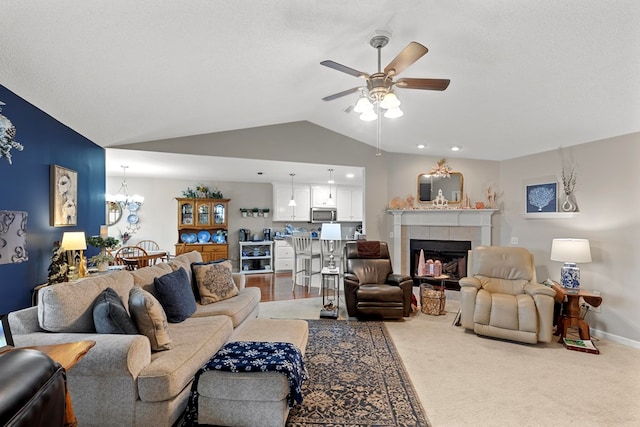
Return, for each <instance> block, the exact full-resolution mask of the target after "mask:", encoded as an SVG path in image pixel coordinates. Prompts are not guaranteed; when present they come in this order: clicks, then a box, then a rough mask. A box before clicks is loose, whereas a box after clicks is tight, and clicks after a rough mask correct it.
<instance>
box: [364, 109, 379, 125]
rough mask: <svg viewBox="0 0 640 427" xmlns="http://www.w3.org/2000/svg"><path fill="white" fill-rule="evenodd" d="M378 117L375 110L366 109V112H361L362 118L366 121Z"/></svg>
mask: <svg viewBox="0 0 640 427" xmlns="http://www.w3.org/2000/svg"><path fill="white" fill-rule="evenodd" d="M377 118H378V115H377V114H376V112H375V111H373V110H369V111H365V112H364V113H362V114H360V120H362V121H364V122H372V121H374V120H376V119H377Z"/></svg>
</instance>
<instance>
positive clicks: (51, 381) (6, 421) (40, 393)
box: [0, 349, 67, 427]
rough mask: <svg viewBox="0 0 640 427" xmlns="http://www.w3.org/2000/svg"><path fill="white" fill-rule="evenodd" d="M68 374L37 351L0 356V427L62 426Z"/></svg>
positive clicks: (16, 351)
mask: <svg viewBox="0 0 640 427" xmlns="http://www.w3.org/2000/svg"><path fill="white" fill-rule="evenodd" d="M66 383H67V380H66V373H65V371H64V369H63V368H62V366H60V365H59V364H58V363H56V362H54V361H53V360H51V359H50V358H49V357H48V356H47V355H45V354H44V353H41V352H39V351H36V350H27V349H16V350H11V351H7V352H5V353H2V354H0V425H3V426H13V427H16V426H25V427H27V426H28V427H45V426H46V427H55V426H63V425H64V421H65V405H66V403H65V399H66Z"/></svg>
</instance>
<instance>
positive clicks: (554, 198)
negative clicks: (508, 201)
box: [525, 182, 558, 213]
mask: <svg viewBox="0 0 640 427" xmlns="http://www.w3.org/2000/svg"><path fill="white" fill-rule="evenodd" d="M525 205H526V213H538V212H557V211H558V183H557V182H547V183H543V184H532V185H527V186H526V192H525Z"/></svg>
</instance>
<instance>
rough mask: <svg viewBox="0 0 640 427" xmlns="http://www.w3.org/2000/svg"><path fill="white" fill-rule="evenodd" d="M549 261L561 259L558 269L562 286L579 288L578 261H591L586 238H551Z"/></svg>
mask: <svg viewBox="0 0 640 427" xmlns="http://www.w3.org/2000/svg"><path fill="white" fill-rule="evenodd" d="M551 261H562V262H564V265H563V266H562V269H561V270H560V277H561V278H562V286H563V287H564V288H566V289H567V290H568V291H573V292H578V291H579V289H580V269H579V268H578V267H577V266H576V263H579V262H591V248H590V247H589V240H587V239H553V241H552V242H551Z"/></svg>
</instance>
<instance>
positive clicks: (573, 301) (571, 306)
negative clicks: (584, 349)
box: [551, 283, 602, 343]
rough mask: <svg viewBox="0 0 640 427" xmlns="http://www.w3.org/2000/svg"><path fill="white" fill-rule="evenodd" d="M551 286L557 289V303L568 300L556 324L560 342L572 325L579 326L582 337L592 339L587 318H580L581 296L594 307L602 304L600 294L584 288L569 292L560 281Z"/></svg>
mask: <svg viewBox="0 0 640 427" xmlns="http://www.w3.org/2000/svg"><path fill="white" fill-rule="evenodd" d="M551 288H552V289H553V290H554V291H556V297H555V301H556V302H557V303H561V304H562V303H563V302H565V300H566V305H565V306H564V308H563V311H562V314H561V315H560V316H558V325H557V326H556V332H557V333H558V335H559V336H560V339H559V340H558V342H559V343H562V339H563V338H564V337H566V336H567V330H568V329H569V327H570V326H577V327H578V331H579V333H580V339H583V340H588V339H591V335H590V334H589V324H588V323H587V322H586V320H584V319H581V318H580V297H582V298H583V299H584V300H585V301H586V302H587V303H589V304H590V305H592V306H593V307H598V306H599V305H600V304H602V298H601V297H600V295H596V294H593V293H591V292H587V291H583V290H582V289H580V290H579V291H578V292H577V293H576V292H575V291H574V292H567V290H566V289H565V288H563V287H562V286H560V284H558V283H553V284H552V285H551Z"/></svg>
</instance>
